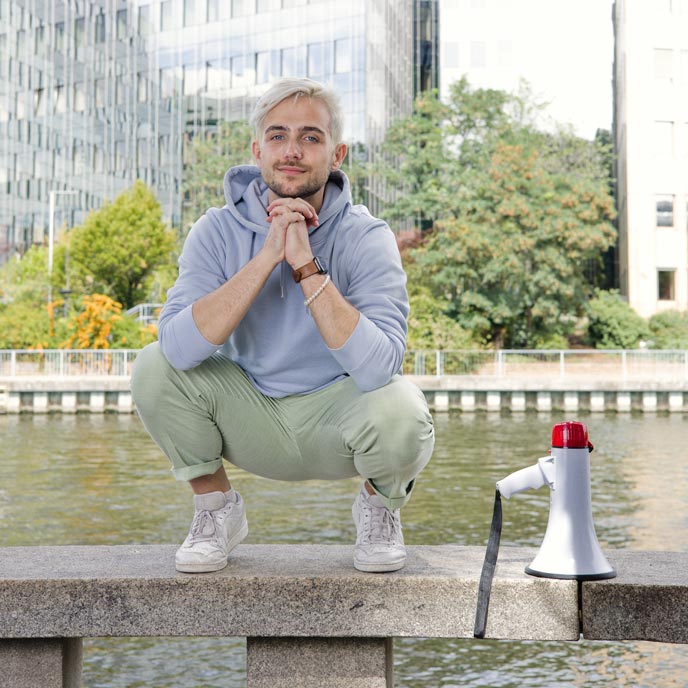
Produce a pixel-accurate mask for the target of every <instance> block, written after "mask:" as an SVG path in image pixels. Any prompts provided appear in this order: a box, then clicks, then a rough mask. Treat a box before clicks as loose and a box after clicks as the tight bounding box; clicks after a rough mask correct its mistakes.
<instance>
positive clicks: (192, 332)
mask: <svg viewBox="0 0 688 688" xmlns="http://www.w3.org/2000/svg"><path fill="white" fill-rule="evenodd" d="M225 256H226V246H225V243H224V241H223V240H222V234H221V232H220V230H219V229H218V227H217V226H216V225H215V224H214V223H213V221H212V219H211V218H210V216H209V215H207V214H206V215H204V216H203V217H201V218H200V219H199V220H198V222H196V224H195V225H194V226H193V227H192V228H191V231H190V232H189V234H188V236H187V238H186V241H185V242H184V248H183V249H182V254H181V256H180V257H179V277H177V281H176V282H175V283H174V286H173V287H172V288H171V289H170V290H169V291H168V292H167V301H166V302H165V305H164V306H163V309H162V312H161V314H160V320H159V322H158V339H159V341H160V349H161V351H162V352H163V354H164V356H165V358H167V360H168V361H169V362H170V364H171V365H172V366H173V367H174V368H177V369H178V370H188V369H190V368H193V367H195V366H197V365H198V364H199V363H201V362H202V361H204V360H205V359H206V358H208V357H209V356H212V354H214V353H215V352H216V351H217V350H218V349H219V348H220V347H219V346H216V345H215V344H211V343H210V342H209V341H208V340H207V339H206V338H205V337H204V336H203V335H202V334H201V333H200V331H199V329H198V327H197V326H196V323H195V321H194V319H193V315H192V313H191V307H192V305H193V304H194V302H195V301H198V299H200V298H201V297H202V296H205V295H206V294H208V293H210V292H211V291H214V290H215V289H217V288H218V287H220V286H221V285H222V284H224V283H225V282H226V281H227V275H226V274H225V268H224V265H225V262H226V261H225Z"/></svg>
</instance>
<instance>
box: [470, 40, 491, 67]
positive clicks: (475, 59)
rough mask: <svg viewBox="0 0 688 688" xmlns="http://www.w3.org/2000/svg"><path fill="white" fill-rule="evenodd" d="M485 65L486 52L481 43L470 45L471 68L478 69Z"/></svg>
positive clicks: (475, 42) (474, 42)
mask: <svg viewBox="0 0 688 688" xmlns="http://www.w3.org/2000/svg"><path fill="white" fill-rule="evenodd" d="M486 64H487V52H486V48H485V44H484V43H483V42H482V41H473V42H472V43H471V67H474V68H480V67H484V66H485V65H486Z"/></svg>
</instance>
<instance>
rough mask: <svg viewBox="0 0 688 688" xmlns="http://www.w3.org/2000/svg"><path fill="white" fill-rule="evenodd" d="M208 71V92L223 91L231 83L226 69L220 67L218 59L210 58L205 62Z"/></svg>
mask: <svg viewBox="0 0 688 688" xmlns="http://www.w3.org/2000/svg"><path fill="white" fill-rule="evenodd" d="M206 67H207V72H208V76H207V79H208V93H217V92H220V93H225V92H226V91H227V90H228V89H229V87H230V85H231V83H230V75H229V72H228V71H227V69H223V68H222V64H221V63H220V60H212V61H210V62H207V63H206Z"/></svg>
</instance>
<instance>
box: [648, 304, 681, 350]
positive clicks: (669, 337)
mask: <svg viewBox="0 0 688 688" xmlns="http://www.w3.org/2000/svg"><path fill="white" fill-rule="evenodd" d="M648 325H649V328H650V343H649V344H650V347H651V348H653V349H688V313H686V312H681V311H673V310H671V311H663V312H661V313H656V314H655V315H653V316H652V317H651V318H650V320H649V323H648Z"/></svg>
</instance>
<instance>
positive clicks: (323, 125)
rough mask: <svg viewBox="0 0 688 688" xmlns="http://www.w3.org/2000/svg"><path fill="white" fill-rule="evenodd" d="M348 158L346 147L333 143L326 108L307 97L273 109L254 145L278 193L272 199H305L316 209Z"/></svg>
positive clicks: (263, 172) (267, 180)
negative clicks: (331, 178)
mask: <svg viewBox="0 0 688 688" xmlns="http://www.w3.org/2000/svg"><path fill="white" fill-rule="evenodd" d="M345 155H346V146H345V145H344V144H341V143H340V144H338V145H337V146H335V145H334V144H333V142H332V137H331V135H330V114H329V112H328V110H327V107H326V105H325V104H324V103H323V102H322V101H320V100H317V99H313V98H307V97H304V96H301V97H298V98H294V97H291V98H287V99H286V100H283V101H282V102H281V103H278V104H277V105H276V106H275V107H274V108H273V109H272V110H270V112H268V114H267V117H266V118H265V121H264V123H263V134H262V137H261V140H260V141H254V142H253V156H254V158H255V160H256V164H257V165H258V167H259V168H260V172H261V176H262V177H263V180H264V181H265V183H266V184H267V185H268V188H269V189H270V191H271V192H272V194H274V195H273V196H272V197H271V200H274V198H275V197H280V198H304V199H307V200H309V201H311V202H312V204H313V205H314V207H315V206H316V205H318V206H319V205H320V204H321V203H322V197H323V193H324V187H325V184H326V183H327V179H328V177H329V174H330V172H331V171H332V170H335V169H337V168H338V167H339V165H341V163H342V160H343V159H344V156H345ZM313 201H315V203H313ZM317 209H319V208H317Z"/></svg>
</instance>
